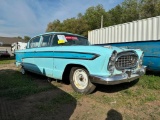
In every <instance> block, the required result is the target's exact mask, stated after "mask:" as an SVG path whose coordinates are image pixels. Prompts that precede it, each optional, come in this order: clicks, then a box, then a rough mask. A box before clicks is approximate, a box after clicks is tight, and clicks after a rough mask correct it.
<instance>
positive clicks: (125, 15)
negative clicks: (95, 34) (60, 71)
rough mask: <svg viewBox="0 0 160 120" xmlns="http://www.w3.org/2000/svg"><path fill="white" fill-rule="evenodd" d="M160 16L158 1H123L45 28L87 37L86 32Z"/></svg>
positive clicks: (159, 2)
mask: <svg viewBox="0 0 160 120" xmlns="http://www.w3.org/2000/svg"><path fill="white" fill-rule="evenodd" d="M158 15H160V0H124V2H122V3H121V4H120V5H117V6H116V7H114V8H112V9H111V10H109V11H106V10H105V9H104V8H103V5H97V6H92V7H89V8H88V9H87V10H86V12H85V13H84V14H82V13H79V14H78V15H77V17H74V18H69V19H66V20H64V21H62V22H61V21H60V20H54V21H53V22H50V23H49V24H48V26H47V29H46V31H47V32H51V31H54V32H57V31H59V32H62V31H64V32H71V33H76V34H80V35H83V36H87V34H88V31H90V30H93V29H99V28H100V27H101V16H103V27H108V26H112V25H116V24H121V23H125V22H131V21H135V20H140V19H144V18H148V17H154V16H158Z"/></svg>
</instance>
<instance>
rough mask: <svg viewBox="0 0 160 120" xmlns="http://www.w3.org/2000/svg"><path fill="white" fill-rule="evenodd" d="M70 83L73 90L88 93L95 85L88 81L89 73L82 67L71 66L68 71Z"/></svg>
mask: <svg viewBox="0 0 160 120" xmlns="http://www.w3.org/2000/svg"><path fill="white" fill-rule="evenodd" d="M70 83H71V85H72V88H73V89H74V91H76V92H78V93H83V94H89V93H91V92H93V91H94V89H95V88H96V86H95V85H94V84H92V83H91V82H90V79H89V73H88V71H87V70H86V69H84V68H82V67H73V68H72V69H71V72H70Z"/></svg>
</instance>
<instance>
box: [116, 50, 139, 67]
mask: <svg viewBox="0 0 160 120" xmlns="http://www.w3.org/2000/svg"><path fill="white" fill-rule="evenodd" d="M137 60H138V56H137V54H135V53H134V52H123V53H120V54H119V55H118V57H117V59H116V62H115V67H116V69H118V70H123V69H130V68H134V67H136V65H137Z"/></svg>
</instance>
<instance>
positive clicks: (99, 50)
mask: <svg viewBox="0 0 160 120" xmlns="http://www.w3.org/2000/svg"><path fill="white" fill-rule="evenodd" d="M114 50H116V51H117V52H122V51H127V50H128V49H125V48H119V47H113V46H59V47H57V48H56V49H55V51H70V52H85V53H87V52H88V53H97V54H103V53H104V54H106V53H107V52H109V53H112V52H113V51H114ZM129 50H130V49H129Z"/></svg>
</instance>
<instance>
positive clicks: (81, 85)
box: [73, 69, 88, 89]
mask: <svg viewBox="0 0 160 120" xmlns="http://www.w3.org/2000/svg"><path fill="white" fill-rule="evenodd" d="M73 81H74V84H75V86H76V87H77V88H78V89H85V88H86V87H87V85H88V75H87V73H86V72H85V71H84V70H82V69H77V70H76V71H75V72H74V74H73Z"/></svg>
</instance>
